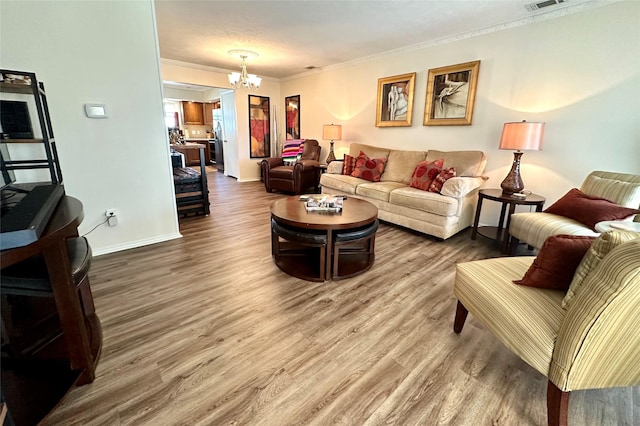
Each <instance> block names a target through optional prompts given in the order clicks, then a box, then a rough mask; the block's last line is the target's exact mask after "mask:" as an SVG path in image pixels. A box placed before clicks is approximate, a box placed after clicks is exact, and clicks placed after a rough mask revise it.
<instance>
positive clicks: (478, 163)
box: [425, 149, 487, 176]
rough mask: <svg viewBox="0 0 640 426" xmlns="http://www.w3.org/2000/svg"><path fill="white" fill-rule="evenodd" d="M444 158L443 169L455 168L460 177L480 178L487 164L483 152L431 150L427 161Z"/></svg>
mask: <svg viewBox="0 0 640 426" xmlns="http://www.w3.org/2000/svg"><path fill="white" fill-rule="evenodd" d="M438 158H444V165H443V166H442V167H443V168H446V169H448V168H449V167H453V168H455V169H456V172H457V175H458V176H480V175H482V172H484V167H485V165H486V164H487V157H486V156H485V155H484V152H482V151H436V150H434V149H430V150H429V151H428V152H427V157H426V158H425V160H427V161H434V160H437V159H438Z"/></svg>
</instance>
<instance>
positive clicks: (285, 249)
mask: <svg viewBox="0 0 640 426" xmlns="http://www.w3.org/2000/svg"><path fill="white" fill-rule="evenodd" d="M271 254H272V255H273V258H274V260H275V263H276V265H277V266H278V268H280V269H281V270H283V271H284V272H286V273H287V274H289V275H292V276H294V277H297V278H301V279H303V280H307V281H319V282H322V281H324V280H325V278H326V277H325V269H326V264H327V234H326V233H324V232H322V231H313V230H309V229H299V228H295V227H292V226H287V225H284V224H281V223H278V222H277V221H275V220H274V219H271Z"/></svg>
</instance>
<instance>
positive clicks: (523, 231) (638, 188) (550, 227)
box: [509, 171, 640, 255]
mask: <svg viewBox="0 0 640 426" xmlns="http://www.w3.org/2000/svg"><path fill="white" fill-rule="evenodd" d="M580 191H582V192H583V193H585V194H587V195H591V196H595V197H602V198H606V199H607V200H609V201H611V202H613V203H616V204H618V205H620V206H623V207H630V208H634V209H637V208H639V206H640V175H634V174H627V173H615V172H604V171H594V172H591V173H590V174H589V175H588V176H587V177H586V179H585V180H584V182H583V183H582V186H580ZM558 234H569V235H584V236H598V233H597V232H595V231H594V230H593V229H591V228H589V227H588V226H586V225H584V224H582V223H580V222H578V221H575V220H573V219H569V218H566V217H564V216H559V215H557V214H552V213H546V212H522V213H514V214H513V215H511V221H510V224H509V235H510V238H511V240H510V242H509V249H510V253H511V254H512V255H513V254H514V253H515V251H516V248H517V246H518V244H519V243H526V244H528V245H529V246H530V247H535V248H537V249H540V248H542V244H544V242H545V240H546V239H547V238H548V237H550V236H552V235H558Z"/></svg>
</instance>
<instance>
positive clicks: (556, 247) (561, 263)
mask: <svg viewBox="0 0 640 426" xmlns="http://www.w3.org/2000/svg"><path fill="white" fill-rule="evenodd" d="M593 240H595V237H581V236H577V235H553V236H551V237H549V238H547V239H546V241H545V242H544V244H543V245H542V248H541V249H540V252H539V253H538V256H537V257H536V260H534V261H533V263H532V264H531V266H530V267H529V269H528V270H527V272H526V274H524V277H522V279H519V280H514V281H513V282H514V283H516V284H518V285H524V286H528V287H537V288H551V289H556V290H563V291H566V290H567V289H568V288H569V284H571V279H572V278H573V274H574V272H575V271H576V268H577V267H578V265H579V264H580V261H581V260H582V258H583V257H584V255H585V253H586V252H587V251H588V250H589V247H591V243H592V242H593Z"/></svg>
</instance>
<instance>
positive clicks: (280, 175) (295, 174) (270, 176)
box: [260, 139, 321, 194]
mask: <svg viewBox="0 0 640 426" xmlns="http://www.w3.org/2000/svg"><path fill="white" fill-rule="evenodd" d="M320 150H321V146H320V145H319V144H318V141H317V140H315V139H306V140H305V141H304V149H303V152H302V156H301V158H300V159H299V160H297V161H296V162H295V163H294V164H293V165H286V164H285V163H284V160H283V159H282V158H265V159H264V160H262V162H261V163H260V167H262V177H263V179H264V187H265V189H266V190H267V192H273V191H282V192H289V193H294V194H302V193H303V192H304V191H306V190H307V189H309V188H314V190H316V191H317V190H318V189H319V187H320Z"/></svg>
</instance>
